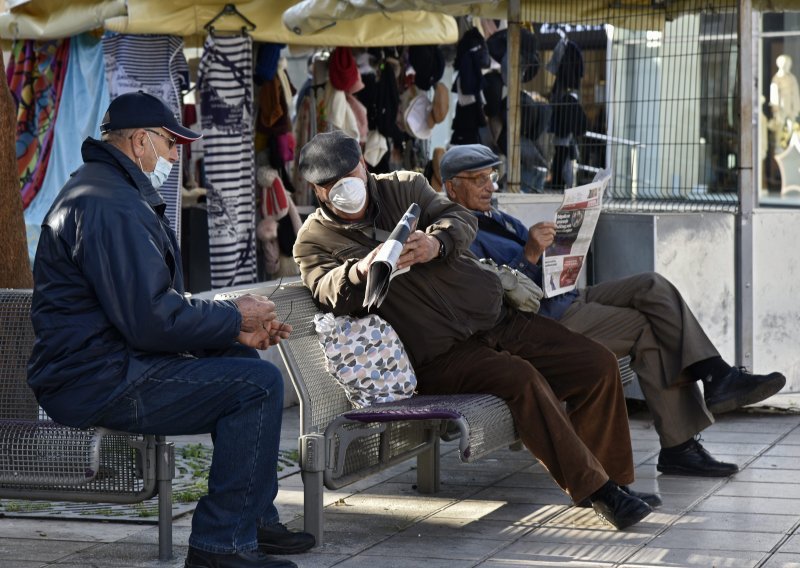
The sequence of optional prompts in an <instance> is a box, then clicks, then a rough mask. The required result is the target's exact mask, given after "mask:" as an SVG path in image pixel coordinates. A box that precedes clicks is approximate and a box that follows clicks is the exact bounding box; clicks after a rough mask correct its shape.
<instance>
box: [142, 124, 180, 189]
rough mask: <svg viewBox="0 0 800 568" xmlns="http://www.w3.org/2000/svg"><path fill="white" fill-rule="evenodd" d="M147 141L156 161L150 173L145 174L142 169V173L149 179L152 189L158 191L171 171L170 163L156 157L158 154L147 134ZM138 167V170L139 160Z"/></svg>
mask: <svg viewBox="0 0 800 568" xmlns="http://www.w3.org/2000/svg"><path fill="white" fill-rule="evenodd" d="M147 140H148V141H149V142H150V147H151V148H153V154H155V155H156V157H157V158H158V159H157V160H156V166H155V168H153V171H152V172H145V171H144V168H142V172H143V173H144V174H145V175H146V176H147V177H148V178H150V183H151V184H153V187H154V188H156V189H158V188H159V187H161V186H162V185H164V182H165V181H167V178H168V177H169V173H170V172H171V171H172V162H170V161H169V160H167V159H166V158H163V157H161V156H159V155H158V152H156V147H155V145H154V144H153V141H152V140H150V133H149V132H148V133H147ZM139 167H140V168H141V167H142V161H141V160H139Z"/></svg>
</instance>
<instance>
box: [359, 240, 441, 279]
mask: <svg viewBox="0 0 800 568" xmlns="http://www.w3.org/2000/svg"><path fill="white" fill-rule="evenodd" d="M382 246H383V243H381V244H379V245H378V246H377V247H375V248H374V249H372V250H371V251H370V253H369V254H368V255H367V256H365V257H364V258H362V259H361V260H359V261H358V264H357V265H356V272H357V273H358V278H359V279H360V280H361V281H362V282H363V281H364V280H366V278H367V272H368V271H369V265H370V264H372V261H373V260H374V259H375V255H377V254H378V251H379V250H381V247H382ZM437 256H439V239H437V238H436V237H434V236H433V235H429V234H428V233H425V232H423V231H414V232H413V233H411V234H410V235H408V239H406V244H405V245H404V246H403V250H402V251H401V252H400V258H398V259H397V267H396V268H397V270H401V269H403V268H407V267H409V266H412V265H414V264H420V263H423V262H429V261H431V260H433V259H434V258H436V257H437Z"/></svg>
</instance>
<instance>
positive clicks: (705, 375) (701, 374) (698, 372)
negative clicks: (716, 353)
mask: <svg viewBox="0 0 800 568" xmlns="http://www.w3.org/2000/svg"><path fill="white" fill-rule="evenodd" d="M730 371H731V366H730V365H728V364H727V363H726V362H725V361H723V360H722V357H711V358H710V359H703V360H702V361H698V362H697V363H692V364H691V365H689V366H688V367H686V373H687V374H688V375H689V376H690V377H691V378H692V379H693V380H695V381H703V382H706V383H707V382H710V381H712V380H713V379H720V378H722V377H724V376H725V375H727V374H728V373H730Z"/></svg>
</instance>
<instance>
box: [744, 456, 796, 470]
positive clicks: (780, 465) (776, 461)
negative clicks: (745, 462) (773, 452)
mask: <svg viewBox="0 0 800 568" xmlns="http://www.w3.org/2000/svg"><path fill="white" fill-rule="evenodd" d="M750 467H758V468H766V469H800V460H799V459H797V458H796V457H778V456H762V457H759V458H756V459H755V460H754V461H753V463H752V464H750Z"/></svg>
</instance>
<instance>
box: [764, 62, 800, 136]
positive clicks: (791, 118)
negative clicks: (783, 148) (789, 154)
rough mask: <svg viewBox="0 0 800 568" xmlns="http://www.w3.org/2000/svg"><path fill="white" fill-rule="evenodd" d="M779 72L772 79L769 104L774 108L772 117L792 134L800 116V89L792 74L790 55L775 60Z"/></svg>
mask: <svg viewBox="0 0 800 568" xmlns="http://www.w3.org/2000/svg"><path fill="white" fill-rule="evenodd" d="M775 64H776V65H777V66H778V72H777V73H775V75H773V77H772V83H771V84H770V86H769V102H770V105H771V106H772V115H773V117H775V119H776V122H777V123H778V124H779V125H780V126H781V127H783V126H786V127H787V128H788V129H789V131H790V132H791V130H792V128H793V127H794V123H795V122H796V121H797V115H798V114H800V88H798V85H797V78H796V77H795V76H794V75H793V74H792V73H791V69H792V58H791V57H789V56H788V55H785V54H784V55H779V56H778V57H777V59H776V60H775Z"/></svg>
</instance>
